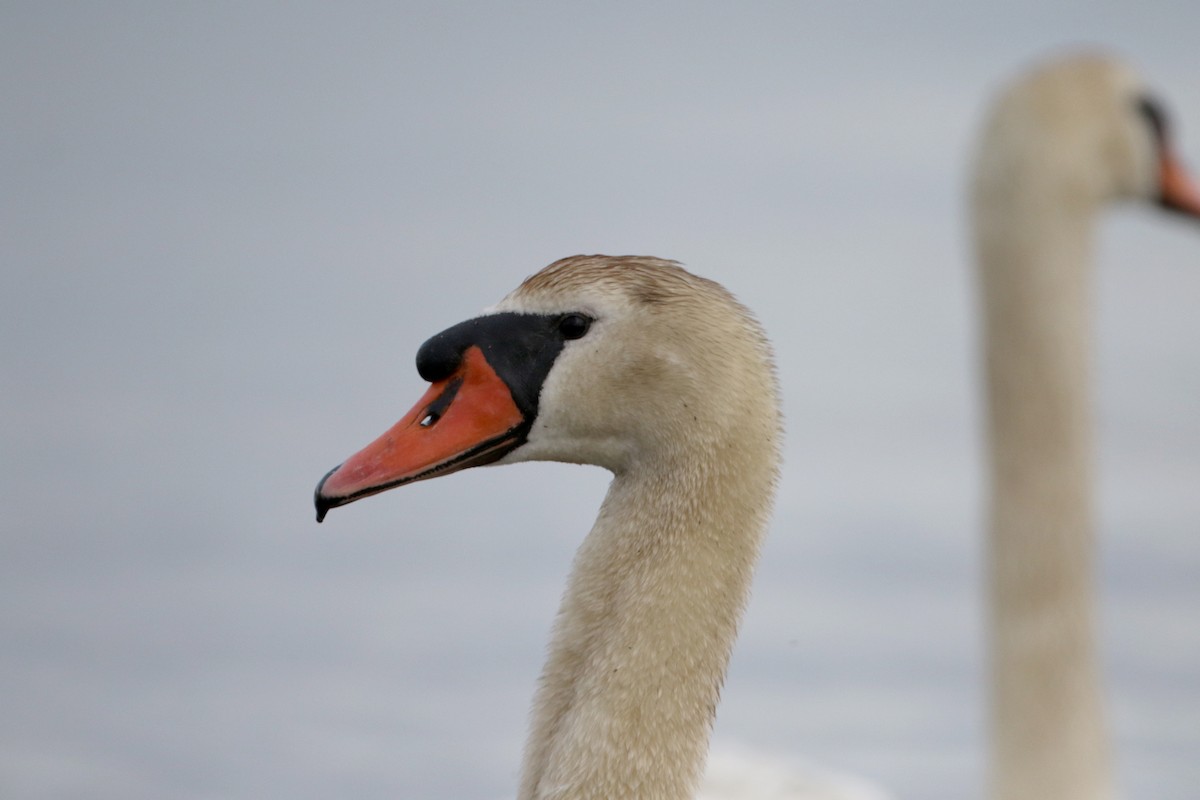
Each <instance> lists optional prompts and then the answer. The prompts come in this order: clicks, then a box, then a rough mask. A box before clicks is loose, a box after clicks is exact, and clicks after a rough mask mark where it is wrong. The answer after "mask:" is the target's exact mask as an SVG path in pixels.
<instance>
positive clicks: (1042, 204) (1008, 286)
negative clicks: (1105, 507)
mask: <svg viewBox="0 0 1200 800" xmlns="http://www.w3.org/2000/svg"><path fill="white" fill-rule="evenodd" d="M1125 199H1134V200H1144V201H1149V202H1152V203H1155V204H1157V205H1159V206H1161V207H1163V208H1165V209H1168V210H1172V211H1176V212H1180V213H1182V214H1186V215H1189V216H1192V217H1200V193H1197V192H1196V191H1195V189H1194V188H1192V186H1191V184H1190V182H1189V180H1188V178H1187V176H1186V174H1185V173H1184V171H1183V170H1182V168H1181V167H1180V164H1179V162H1178V161H1177V160H1176V159H1175V158H1174V156H1173V154H1172V152H1171V149H1170V146H1169V142H1168V130H1167V125H1166V120H1165V117H1164V114H1163V111H1162V109H1161V107H1160V106H1159V105H1158V104H1157V103H1156V102H1155V101H1154V100H1153V99H1152V98H1151V97H1150V96H1149V95H1148V94H1147V93H1146V91H1145V89H1144V88H1143V87H1142V85H1141V83H1140V82H1139V81H1138V79H1137V78H1136V77H1135V76H1134V75H1133V73H1132V72H1130V70H1129V69H1127V68H1126V67H1124V66H1122V65H1121V64H1119V63H1117V62H1115V61H1112V60H1109V59H1107V58H1103V57H1099V56H1092V55H1088V56H1082V57H1079V56H1077V57H1073V58H1070V59H1067V60H1063V61H1058V62H1055V63H1051V64H1049V65H1045V66H1042V67H1040V68H1037V69H1035V70H1034V71H1032V72H1031V73H1029V74H1027V75H1025V76H1023V77H1022V78H1020V79H1019V80H1017V81H1016V82H1015V83H1013V84H1012V85H1011V86H1009V87H1008V88H1007V89H1006V90H1004V91H1003V92H1002V93H1001V94H1000V95H999V97H998V98H997V100H996V102H995V104H994V106H993V108H992V111H991V114H990V116H989V118H988V121H987V123H986V124H985V127H984V131H983V135H982V139H981V141H980V143H979V147H978V150H977V154H976V160H975V164H974V178H973V184H972V206H973V220H972V222H973V228H974V240H975V255H976V259H977V261H978V266H979V276H980V287H981V290H982V304H983V312H984V329H983V340H984V350H985V356H986V392H987V419H988V426H987V432H988V442H989V468H990V476H989V481H990V487H989V489H990V509H989V515H990V519H989V538H988V558H989V572H990V587H989V591H990V597H989V601H990V614H991V621H990V626H989V627H990V631H989V636H990V640H991V641H990V651H991V652H990V662H991V663H990V667H991V672H992V696H991V698H990V703H991V722H990V725H991V742H990V746H991V762H992V764H991V772H992V774H991V776H990V782H991V786H990V791H991V796H992V798H994V800H1044V799H1047V798H1053V799H1054V800H1083V799H1084V798H1086V799H1087V800H1097V798H1110V797H1112V796H1113V793H1114V790H1113V788H1112V778H1111V775H1110V767H1109V752H1108V749H1109V743H1108V739H1107V735H1106V732H1105V724H1104V718H1103V717H1104V715H1103V704H1102V702H1101V691H1100V686H1099V678H1098V675H1097V668H1096V659H1095V653H1094V643H1093V640H1092V599H1091V594H1092V590H1091V550H1092V532H1091V502H1090V492H1091V476H1090V456H1091V453H1090V450H1091V448H1090V435H1091V434H1090V432H1091V418H1090V410H1089V404H1088V389H1087V385H1088V355H1089V335H1088V328H1089V316H1090V315H1089V312H1090V307H1089V301H1088V284H1089V277H1090V276H1089V272H1088V265H1089V251H1090V248H1091V232H1092V226H1093V224H1094V221H1095V219H1096V217H1097V215H1098V213H1099V212H1100V211H1101V209H1102V208H1103V207H1104V206H1105V205H1107V204H1108V203H1110V202H1113V201H1116V200H1125Z"/></svg>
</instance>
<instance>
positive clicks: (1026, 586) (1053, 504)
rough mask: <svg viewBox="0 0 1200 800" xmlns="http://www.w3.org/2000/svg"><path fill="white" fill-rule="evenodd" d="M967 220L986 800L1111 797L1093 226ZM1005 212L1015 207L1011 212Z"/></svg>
mask: <svg viewBox="0 0 1200 800" xmlns="http://www.w3.org/2000/svg"><path fill="white" fill-rule="evenodd" d="M1018 205H1019V207H1020V208H1021V209H1022V210H1023V211H1024V212H1025V213H1023V214H1019V213H1017V212H1013V213H1008V209H1007V208H1005V207H1004V206H1003V205H999V206H997V205H993V206H990V207H989V206H987V205H986V204H984V205H983V206H982V207H981V208H979V209H978V210H979V212H980V213H979V214H978V215H977V219H976V243H977V247H978V252H977V258H978V262H979V265H980V275H979V278H980V283H981V286H982V294H983V312H984V320H985V330H984V350H985V364H986V376H985V377H986V386H987V436H988V440H989V448H988V450H989V460H990V463H989V465H988V466H989V471H990V482H989V484H990V485H989V494H990V498H989V501H990V502H989V505H990V508H989V521H988V525H989V537H988V552H987V557H988V559H989V562H990V563H989V565H988V566H989V575H990V585H989V606H990V616H991V619H990V626H989V635H990V668H991V671H992V681H991V687H992V696H991V698H990V703H991V748H992V759H991V763H992V780H991V783H992V788H991V797H992V798H993V800H1028V798H1035V797H1039V798H1040V797H1053V798H1056V800H1084V799H1085V798H1086V800H1098V798H1108V797H1111V796H1112V790H1111V779H1110V774H1109V773H1110V769H1109V753H1108V740H1107V734H1106V729H1105V723H1104V719H1103V704H1102V694H1101V687H1100V677H1099V675H1098V672H1097V667H1096V655H1095V649H1096V648H1095V642H1094V633H1093V628H1094V623H1093V610H1092V594H1093V592H1092V585H1091V581H1092V549H1093V546H1092V545H1093V542H1092V519H1091V496H1090V487H1091V441H1090V431H1091V429H1092V424H1091V408H1090V402H1089V391H1088V385H1089V359H1090V327H1091V325H1090V318H1089V310H1090V308H1091V307H1092V303H1091V299H1090V297H1089V289H1090V280H1089V277H1090V276H1089V275H1088V274H1087V273H1088V264H1089V247H1090V241H1091V235H1090V233H1091V231H1090V228H1091V224H1092V217H1093V213H1092V211H1091V210H1090V209H1087V208H1084V207H1079V208H1075V209H1072V208H1070V207H1069V206H1067V207H1064V206H1058V207H1056V208H1055V207H1050V206H1047V205H1044V204H1043V205H1038V204H1037V203H1029V202H1026V203H1023V204H1018ZM1018 205H1014V206H1013V208H1016V207H1018Z"/></svg>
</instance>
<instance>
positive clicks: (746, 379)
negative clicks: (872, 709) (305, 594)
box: [315, 256, 878, 800]
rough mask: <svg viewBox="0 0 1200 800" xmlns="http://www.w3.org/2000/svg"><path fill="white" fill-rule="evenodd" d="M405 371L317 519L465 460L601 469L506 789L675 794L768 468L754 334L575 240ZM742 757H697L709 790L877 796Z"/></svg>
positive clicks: (771, 474) (750, 326)
mask: <svg viewBox="0 0 1200 800" xmlns="http://www.w3.org/2000/svg"><path fill="white" fill-rule="evenodd" d="M417 368H418V371H419V372H420V373H421V376H422V377H424V378H425V379H426V380H428V381H430V382H431V383H432V386H431V387H430V388H429V390H428V392H427V393H426V395H425V396H424V397H423V398H422V399H421V400H420V401H419V402H418V403H417V405H416V406H415V407H414V408H413V409H412V410H411V411H410V412H409V413H408V414H407V415H406V416H405V417H404V418H403V419H402V420H401V421H400V422H399V423H397V424H396V425H395V426H394V427H393V428H392V429H391V430H389V431H388V432H387V433H385V434H384V435H383V436H381V437H380V438H379V439H378V440H376V441H375V442H374V443H372V444H370V445H368V446H367V447H366V448H365V449H364V450H362V451H360V452H359V453H357V454H356V455H353V456H351V457H350V458H349V459H348V460H347V461H346V462H345V463H343V464H342V465H340V466H339V467H337V468H336V469H334V470H332V471H331V472H330V473H329V474H328V475H326V476H325V478H324V479H322V481H321V482H320V484H319V485H318V487H317V491H316V498H315V500H316V506H317V519H318V521H320V519H321V518H323V517H324V515H325V514H326V512H327V511H328V510H329V509H331V508H334V507H336V506H341V505H345V504H346V503H350V502H353V501H355V500H358V499H360V498H363V497H367V496H369V495H372V494H376V493H378V492H382V491H384V490H386V489H390V488H392V487H395V486H400V485H402V484H406V483H411V482H413V481H418V480H424V479H426V478H433V477H440V476H443V475H448V474H450V473H452V472H454V471H456V470H459V469H463V468H465V467H472V466H479V465H483V464H510V463H517V462H521V461H533V460H542V461H565V462H570V463H587V464H596V465H598V466H601V467H605V468H607V469H608V470H610V471H611V472H612V473H613V480H612V483H611V484H610V486H609V490H608V495H607V497H606V498H605V500H604V503H603V505H602V506H601V508H600V514H599V517H598V518H597V520H596V522H595V524H594V526H593V528H592V530H591V532H590V533H589V534H588V536H587V537H586V539H585V540H584V542H583V544H582V545H581V546H580V548H579V551H578V553H577V555H576V558H575V563H574V566H573V568H572V574H571V578H570V581H569V584H568V587H567V590H566V594H565V596H564V597H563V600H562V605H561V608H560V610H559V613H558V618H557V620H556V622H555V626H554V632H553V635H552V639H551V643H550V647H549V654H548V658H547V661H546V665H545V668H544V671H543V673H542V677H541V682H540V685H539V687H538V690H537V694H536V697H535V699H534V705H533V712H532V720H531V730H530V734H529V739H528V741H527V744H526V748H525V759H524V766H523V769H522V777H521V781H520V791H519V793H518V797H519V798H521V800H535V799H536V800H549V799H550V798H561V799H565V798H572V799H574V800H581V799H582V798H594V799H595V800H616V798H647V799H649V798H653V799H654V800H685V798H691V797H693V796H694V795H695V793H696V790H697V787H698V785H699V782H700V778H701V772H702V770H703V768H704V764H705V757H706V753H707V750H708V739H709V733H710V729H711V725H712V721H713V717H714V715H715V713H716V707H717V702H718V699H719V694H720V687H721V682H722V680H723V679H724V676H725V670H726V666H727V663H728V659H729V654H730V650H731V648H732V646H733V642H734V638H735V637H736V634H737V629H738V625H739V622H740V619H741V615H742V609H743V607H744V605H745V602H746V597H747V593H748V591H749V588H750V581H751V577H752V572H753V569H754V565H755V561H756V560H757V557H758V551H759V543H760V541H761V539H762V537H763V534H764V532H765V530H766V524H767V520H768V518H769V516H770V511H771V506H772V503H773V499H774V494H775V483H776V480H777V477H778V471H779V459H780V439H781V422H780V411H779V397H778V388H777V386H776V380H775V372H774V366H773V363H772V356H771V351H770V346H769V344H768V342H767V339H766V337H765V336H764V334H763V332H762V329H761V328H760V327H759V325H758V323H757V322H756V321H755V320H754V319H753V317H752V316H751V315H750V313H749V312H748V311H747V310H746V309H745V308H744V307H742V306H741V305H740V304H739V303H738V302H737V301H736V300H734V298H733V297H732V296H731V295H730V294H729V293H728V292H726V291H725V290H724V289H723V288H721V287H720V286H718V285H717V284H715V283H713V282H712V281H708V280H705V279H703V278H699V277H696V276H694V275H692V274H690V273H688V272H686V271H685V270H683V269H682V268H681V267H679V266H678V265H676V264H674V263H673V262H667V261H662V260H659V259H653V258H642V257H618V258H611V257H604V256H577V257H574V258H568V259H563V260H561V261H558V262H556V263H554V264H551V265H550V266H549V267H546V268H545V269H543V270H542V271H541V272H539V273H537V274H535V275H533V276H532V277H530V278H528V279H527V280H526V281H525V282H524V283H522V284H521V286H520V287H518V288H517V289H516V290H515V291H514V292H512V293H511V294H510V295H509V296H508V297H506V298H505V299H504V300H503V301H501V302H500V304H499V305H497V306H495V307H494V308H493V309H491V310H490V311H489V312H488V313H485V314H484V315H483V316H480V317H476V318H474V319H471V320H468V321H466V322H463V323H461V324H459V325H456V326H454V327H452V328H450V329H448V330H446V331H443V332H442V333H440V334H438V335H437V336H435V337H433V338H432V339H430V340H429V341H428V342H426V343H425V344H424V345H423V346H422V347H421V349H420V351H419V353H418V355H417ZM464 501H466V502H470V498H464ZM744 766H746V762H745V760H744V759H743V761H742V762H741V764H740V765H735V764H733V763H731V762H729V761H728V760H726V759H724V758H718V759H717V760H716V761H715V762H714V765H713V769H714V772H713V774H712V776H711V777H712V779H713V783H712V784H710V785H711V786H712V787H713V788H712V791H714V792H722V791H725V790H727V789H732V788H737V787H740V788H742V789H756V790H757V791H758V794H753V793H750V794H743V795H739V796H740V797H743V798H754V797H757V798H762V799H763V800H767V798H783V797H788V798H792V799H793V800H801V798H803V800H834V799H835V798H840V799H841V800H851V799H852V798H853V799H854V800H869V799H873V798H875V797H878V795H871V794H862V793H859V794H854V793H850V794H847V793H846V792H844V791H840V789H839V787H838V786H836V785H835V783H836V782H835V781H834V780H833V779H832V778H828V779H825V778H818V777H813V778H807V779H803V780H800V779H798V778H794V777H793V776H791V775H790V774H785V773H784V772H783V771H782V769H781V768H780V767H779V766H777V765H772V766H769V767H767V768H766V769H765V770H764V772H762V773H760V774H759V775H758V777H756V778H755V781H756V783H755V784H751V783H750V781H749V779H748V778H746V776H745V775H744V774H743V773H742V767H744ZM754 766H756V767H760V768H761V767H764V763H763V762H762V761H761V760H758V761H757V762H755V763H754ZM813 774H814V775H816V773H813ZM814 782H815V783H814ZM706 791H707V790H706ZM729 796H730V795H728V794H712V793H706V794H705V795H704V797H707V798H711V799H712V800H716V798H726V797H729Z"/></svg>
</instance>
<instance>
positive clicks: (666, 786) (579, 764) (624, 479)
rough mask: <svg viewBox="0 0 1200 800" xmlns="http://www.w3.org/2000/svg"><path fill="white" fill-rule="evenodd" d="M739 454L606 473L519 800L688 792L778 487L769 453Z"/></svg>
mask: <svg viewBox="0 0 1200 800" xmlns="http://www.w3.org/2000/svg"><path fill="white" fill-rule="evenodd" d="M710 458H711V456H710ZM762 461H763V460H762V459H761V457H760V458H759V459H757V463H758V464H761V463H762ZM736 462H737V459H736V458H731V459H724V460H722V461H721V463H713V462H711V461H710V462H708V463H705V462H704V460H703V459H695V460H691V461H690V463H688V464H687V466H681V467H678V468H673V467H670V466H666V465H659V466H658V467H656V468H653V469H640V470H631V471H628V472H625V473H622V474H618V475H617V476H616V477H615V478H614V480H613V482H612V484H611V486H610V488H609V491H608V495H607V497H606V498H605V501H604V504H603V506H602V508H601V511H600V515H599V517H598V519H597V521H596V524H595V526H594V527H593V529H592V531H591V532H590V533H589V535H588V536H587V538H586V539H585V541H584V542H583V544H582V545H581V547H580V549H579V552H578V553H577V555H576V558H575V563H574V566H573V570H572V575H571V579H570V582H569V585H568V588H567V591H566V593H565V596H564V598H563V601H562V605H561V608H560V610H559V613H558V617H557V619H556V622H555V630H554V634H553V636H552V640H551V644H550V648H549V654H548V659H547V662H546V665H545V668H544V670H543V674H542V678H541V681H540V684H539V688H538V693H537V696H536V697H535V700H534V707H533V711H532V721H531V733H530V737H529V741H528V743H527V746H526V753H525V763H524V768H523V774H522V779H521V789H520V793H519V795H518V796H519V798H521V800H549V799H550V798H556V799H559V798H572V800H582V799H583V798H595V800H600V799H601V798H614V797H654V798H662V799H663V800H683V799H684V798H690V797H692V795H693V793H694V791H695V788H696V786H697V784H698V781H699V778H700V775H701V773H702V771H703V766H704V761H705V756H706V753H707V749H708V737H709V733H710V729H711V726H712V721H713V716H714V714H715V711H716V706H717V702H718V699H719V694H720V687H721V683H722V681H723V679H724V676H725V670H726V667H727V665H728V660H729V654H730V651H731V649H732V646H733V642H734V639H735V637H736V634H737V627H738V623H739V621H740V618H741V614H742V609H743V607H744V605H745V603H746V599H747V595H748V592H749V587H750V582H751V578H752V573H753V569H754V564H755V561H756V559H757V555H758V549H759V543H760V540H761V538H762V534H763V531H764V529H765V526H766V521H767V515H768V514H769V510H770V505H771V499H772V494H773V487H774V482H775V474H774V471H775V465H774V464H773V463H772V460H771V459H767V464H765V465H762V466H756V465H755V464H756V460H755V459H753V458H748V459H746V460H745V461H744V463H740V464H739V463H736Z"/></svg>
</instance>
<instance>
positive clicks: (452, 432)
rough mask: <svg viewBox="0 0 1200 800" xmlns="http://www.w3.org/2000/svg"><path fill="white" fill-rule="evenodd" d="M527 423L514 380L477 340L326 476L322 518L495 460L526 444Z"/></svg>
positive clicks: (319, 501) (320, 493)
mask: <svg viewBox="0 0 1200 800" xmlns="http://www.w3.org/2000/svg"><path fill="white" fill-rule="evenodd" d="M524 422H525V419H524V416H523V415H522V413H521V411H520V409H518V408H517V405H516V403H515V402H514V401H513V397H512V392H511V391H510V390H509V387H508V385H507V384H506V383H505V382H504V381H503V379H501V378H500V376H499V375H497V374H496V371H495V370H494V369H493V368H492V366H491V365H490V364H488V362H487V359H486V358H484V355H483V352H482V351H481V350H480V349H479V347H477V346H471V347H470V348H468V349H467V350H466V352H465V353H464V354H463V358H462V363H461V364H460V365H459V367H458V369H457V370H455V372H454V373H453V374H451V375H450V376H449V377H448V378H445V379H443V380H440V381H437V382H436V383H433V384H432V385H430V387H429V391H427V392H426V393H425V396H424V397H422V398H421V400H420V402H418V403H417V404H416V405H415V406H414V407H413V409H412V410H411V411H409V412H408V414H406V415H405V416H404V418H403V419H401V420H400V421H399V422H397V423H396V424H395V425H394V426H392V428H391V429H390V430H389V431H388V432H387V433H385V434H383V435H382V436H380V437H379V438H378V439H376V440H375V441H373V442H371V444H369V445H367V446H366V447H365V448H363V449H362V450H360V451H359V452H357V453H355V454H354V455H352V456H350V458H348V459H347V460H346V461H345V462H344V463H343V464H342V465H340V466H338V467H336V468H335V469H334V470H333V471H331V472H330V473H329V474H328V475H326V476H325V477H324V479H322V481H321V483H320V484H318V486H317V491H316V498H315V500H316V506H317V521H318V522H320V521H321V520H322V519H324V517H325V513H326V512H327V511H328V510H329V509H331V508H334V507H336V506H341V505H345V504H347V503H352V502H354V501H355V500H359V499H361V498H363V497H368V496H370V495H373V494H378V493H379V492H382V491H385V490H387V489H390V488H392V487H394V486H399V485H401V484H405V483H412V482H413V481H419V480H423V479H425V478H432V477H434V476H435V475H446V474H449V473H451V472H456V471H458V470H460V469H465V468H467V467H473V466H478V465H480V464H487V463H490V462H492V461H495V460H497V459H499V458H500V457H501V456H503V455H504V454H505V453H507V452H508V451H509V450H511V449H512V448H513V447H514V446H515V445H516V444H518V443H519V440H520V435H521V430H520V429H521V427H522V425H523V423H524Z"/></svg>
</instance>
